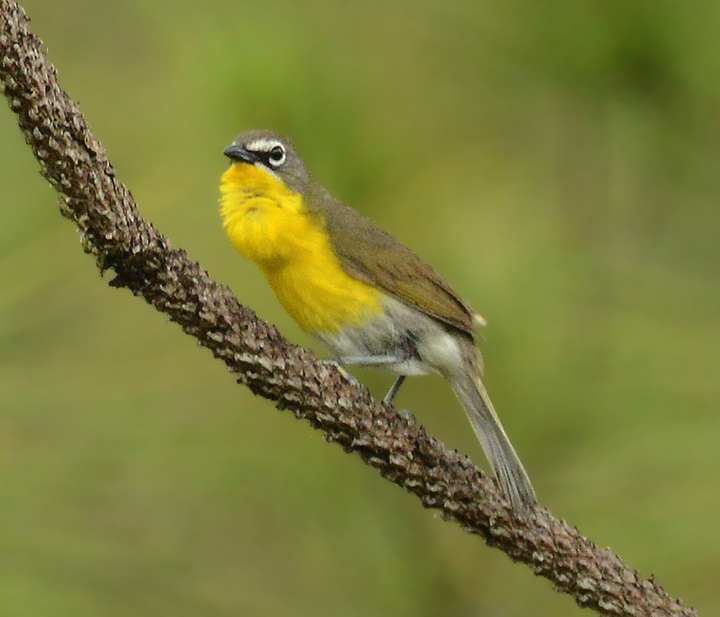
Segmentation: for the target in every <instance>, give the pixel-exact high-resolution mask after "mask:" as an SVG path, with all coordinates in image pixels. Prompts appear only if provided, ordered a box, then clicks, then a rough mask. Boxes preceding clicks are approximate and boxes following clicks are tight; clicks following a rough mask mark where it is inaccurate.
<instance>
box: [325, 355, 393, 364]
mask: <svg viewBox="0 0 720 617" xmlns="http://www.w3.org/2000/svg"><path fill="white" fill-rule="evenodd" d="M405 360H407V358H404V357H401V356H343V357H340V358H335V362H337V363H338V364H339V365H341V366H350V365H355V366H382V365H384V364H400V363H401V362H404V361H405Z"/></svg>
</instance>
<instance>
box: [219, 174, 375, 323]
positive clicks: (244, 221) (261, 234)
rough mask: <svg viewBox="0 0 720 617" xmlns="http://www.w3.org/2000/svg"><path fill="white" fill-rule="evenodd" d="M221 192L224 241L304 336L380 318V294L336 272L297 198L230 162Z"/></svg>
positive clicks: (312, 218) (319, 228)
mask: <svg viewBox="0 0 720 617" xmlns="http://www.w3.org/2000/svg"><path fill="white" fill-rule="evenodd" d="M220 191H221V193H222V197H221V199H220V206H221V207H220V213H221V215H222V217H223V224H224V226H225V230H226V232H227V235H228V237H229V238H230V241H231V242H232V243H233V245H234V246H235V248H236V249H237V250H238V251H240V253H242V254H243V255H244V256H245V257H248V258H249V259H252V260H253V261H254V262H255V263H256V264H257V265H258V266H259V267H260V269H261V270H262V271H263V273H264V274H265V277H266V278H267V280H268V283H270V286H271V287H272V289H273V291H274V292H275V295H276V296H277V297H278V299H279V300H280V302H281V303H282V305H283V306H284V307H285V310H286V311H287V312H288V313H290V315H291V316H292V317H293V319H295V321H296V322H297V324H298V325H299V326H300V327H301V328H302V329H303V330H305V332H308V333H310V334H313V333H315V332H323V333H325V332H326V333H334V332H337V331H338V330H339V329H341V328H342V327H343V326H345V325H358V324H360V323H362V322H363V321H364V320H365V319H368V318H369V317H372V316H373V315H377V314H379V313H380V312H382V305H381V303H380V295H381V292H379V291H378V290H377V289H375V288H374V287H372V286H371V285H368V284H366V283H363V282H362V281H358V280H357V279H354V278H352V277H351V276H349V275H348V274H347V273H346V272H345V271H344V270H343V269H342V266H341V265H340V261H339V260H338V258H337V256H336V255H335V253H334V252H333V250H332V246H331V244H330V238H329V237H328V234H327V232H326V231H325V226H324V221H323V219H322V217H321V215H319V214H316V213H310V212H308V210H307V208H305V206H304V204H303V200H302V196H301V195H300V194H299V193H295V192H293V191H291V190H290V189H288V187H287V186H286V185H285V183H284V182H282V181H281V180H279V179H278V178H276V177H275V176H273V175H272V174H271V173H269V172H267V171H265V170H263V169H260V168H258V167H256V166H255V165H250V164H248V163H233V164H232V165H231V166H230V168H229V169H228V170H227V171H226V172H225V173H224V174H223V176H222V185H221V186H220Z"/></svg>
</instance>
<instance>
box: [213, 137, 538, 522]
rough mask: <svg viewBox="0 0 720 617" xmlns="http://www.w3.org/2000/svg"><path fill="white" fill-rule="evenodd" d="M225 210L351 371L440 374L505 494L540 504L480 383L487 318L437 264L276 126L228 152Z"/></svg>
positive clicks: (310, 328)
mask: <svg viewBox="0 0 720 617" xmlns="http://www.w3.org/2000/svg"><path fill="white" fill-rule="evenodd" d="M224 154H225V156H227V157H228V158H229V159H231V161H232V164H231V165H230V168H229V169H228V170H227V171H226V172H225V173H224V174H223V176H222V185H221V187H220V190H221V194H222V197H221V200H220V203H221V215H222V218H223V223H224V226H225V229H226V231H227V235H228V237H229V238H230V240H231V242H232V243H233V245H234V246H235V247H236V248H237V250H238V251H239V252H240V253H242V254H243V255H244V256H245V257H248V258H249V259H252V260H253V261H254V262H255V263H256V264H257V265H258V266H259V267H260V269H261V270H262V272H263V273H264V274H265V277H266V278H267V281H268V283H269V284H270V287H272V289H273V291H274V292H275V294H276V295H277V297H278V299H279V300H280V302H281V303H282V305H283V306H284V307H285V309H286V310H287V311H288V313H290V315H291V316H292V317H293V318H294V319H295V321H296V322H297V324H298V325H299V326H300V327H301V328H302V329H303V330H304V331H305V332H307V333H308V334H310V335H311V336H313V337H315V338H316V339H317V340H318V341H319V342H320V344H321V345H323V346H324V347H325V348H326V349H327V350H328V351H329V352H330V353H331V354H333V355H334V356H335V358H336V360H337V361H338V363H339V364H341V365H351V364H360V365H369V366H378V367H384V368H388V369H390V370H392V371H394V372H396V373H397V374H399V377H398V378H397V380H396V381H395V383H394V384H393V386H392V387H391V388H390V391H389V392H388V393H387V396H386V397H385V401H386V402H388V403H389V402H391V401H392V400H393V398H394V397H395V395H396V394H397V392H398V389H399V388H400V385H401V384H402V383H403V381H404V380H405V378H406V377H407V376H408V375H423V374H428V373H439V374H440V375H442V376H443V377H444V378H445V379H446V380H447V381H448V382H449V383H450V386H451V387H452V389H453V390H454V392H455V394H456V396H457V398H458V399H459V400H460V402H461V404H462V406H463V408H464V409H465V412H466V413H467V416H468V418H469V419H470V423H471V424H472V426H473V428H474V429H475V433H476V434H477V436H478V439H479V440H480V443H481V444H482V446H483V449H484V450H485V453H486V455H487V457H488V460H489V461H490V464H491V465H492V468H493V470H494V472H495V475H496V477H497V479H498V481H499V484H500V487H501V489H502V491H503V493H504V494H505V495H506V496H507V497H508V499H509V500H510V502H511V504H512V506H513V508H514V509H515V510H516V511H517V512H519V513H527V512H528V511H530V510H531V509H532V508H533V506H534V505H535V492H534V491H533V488H532V484H531V483H530V479H529V478H528V475H527V473H526V472H525V469H524V468H523V466H522V463H521V462H520V459H519V458H518V456H517V454H516V453H515V450H514V449H513V447H512V444H511V443H510V440H509V439H508V437H507V435H506V434H505V431H504V429H503V427H502V424H501V423H500V419H499V418H498V416H497V414H496V413H495V409H494V408H493V405H492V403H491V401H490V398H489V396H488V394H487V392H486V390H485V387H484V386H483V383H482V381H481V380H480V373H481V371H482V360H481V357H480V354H479V352H478V351H477V348H476V347H475V341H474V333H475V328H476V326H478V325H484V323H485V321H484V320H483V318H482V317H480V315H478V314H477V313H476V312H475V311H473V309H472V308H470V306H469V305H468V304H467V303H466V302H464V301H463V300H461V299H460V298H459V297H458V295H457V294H456V293H455V292H454V291H453V289H452V287H450V285H449V284H448V283H447V282H445V280H444V279H443V278H442V277H441V276H440V275H439V274H438V273H437V272H436V271H435V270H434V269H433V268H432V267H431V266H429V265H428V264H426V263H425V262H424V261H423V260H422V259H420V258H419V257H418V256H417V255H415V253H413V252H412V251H411V250H410V249H408V248H407V247H405V246H404V245H402V244H401V243H400V242H398V240H396V239H395V238H394V237H393V236H391V235H390V234H389V233H387V232H385V231H383V230H382V229H381V228H380V227H378V225H376V224H375V223H373V222H372V221H371V220H370V219H368V218H366V217H364V216H363V215H362V214H360V213H358V212H357V211H355V210H353V209H352V208H351V207H350V206H347V205H346V204H344V203H342V202H341V201H339V200H337V199H336V198H335V197H333V196H332V195H331V194H330V193H329V192H328V191H327V190H325V189H324V188H323V187H322V186H321V185H320V184H319V183H318V182H317V181H316V180H315V179H314V178H313V177H312V176H311V175H310V173H309V172H308V169H307V167H306V166H305V164H304V163H303V161H302V159H301V158H300V157H299V156H298V154H297V152H296V150H295V147H294V146H293V144H292V142H291V141H290V140H289V139H287V138H286V137H283V136H281V135H278V134H277V133H274V132H272V131H263V130H260V131H258V130H254V131H247V132H245V133H242V134H241V135H239V136H238V137H237V138H236V139H235V141H233V143H232V144H231V145H230V146H229V147H228V148H226V149H225V151H224Z"/></svg>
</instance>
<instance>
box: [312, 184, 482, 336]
mask: <svg viewBox="0 0 720 617" xmlns="http://www.w3.org/2000/svg"><path fill="white" fill-rule="evenodd" d="M321 200H322V204H323V207H322V214H323V216H324V218H325V224H326V229H327V232H328V235H329V237H330V241H331V244H332V247H333V249H334V251H335V254H336V255H337V256H338V258H339V259H340V264H341V266H342V267H343V269H344V270H345V271H346V272H347V273H348V274H349V275H350V276H352V277H354V278H356V279H359V280H361V281H364V282H366V283H368V284H370V285H372V286H374V287H377V288H379V289H381V290H382V291H384V292H385V293H387V294H389V295H390V296H393V297H395V298H397V299H398V300H401V301H403V302H405V303H406V304H408V305H410V306H413V307H415V308H417V309H418V310H420V311H422V312H423V313H426V314H427V315H431V316H432V317H435V318H437V319H439V320H440V321H443V322H445V323H446V324H448V325H450V326H453V327H455V328H458V329H459V330H462V331H464V332H467V333H468V334H471V335H472V334H474V332H475V326H476V325H477V324H478V323H483V320H482V318H481V317H480V316H479V315H478V314H477V313H475V311H474V310H473V309H472V308H471V307H470V306H469V305H468V304H467V303H466V302H464V301H463V300H462V299H460V297H459V296H458V295H457V294H456V293H455V291H454V290H453V288H452V287H450V285H449V284H448V283H447V282H446V281H445V280H444V279H443V278H442V277H441V276H440V275H439V274H438V273H437V272H436V271H435V269H434V268H432V267H431V266H430V265H428V264H427V263H425V262H424V261H423V260H422V259H420V257H418V256H417V255H416V254H415V253H413V252H412V251H411V250H410V249H409V248H407V247H406V246H404V245H403V244H401V243H400V242H399V241H398V240H396V239H395V238H394V237H393V236H392V235H390V234H389V233H387V232H386V231H384V230H383V229H381V228H380V227H379V226H378V225H376V224H375V223H373V222H372V221H371V220H370V219H368V218H367V217H365V216H363V215H362V214H360V213H359V212H357V211H356V210H353V209H352V208H350V206H347V205H346V204H344V203H342V202H340V201H338V200H336V199H335V198H334V197H332V196H331V195H329V194H327V193H325V194H324V195H322V197H321ZM316 203H317V202H316Z"/></svg>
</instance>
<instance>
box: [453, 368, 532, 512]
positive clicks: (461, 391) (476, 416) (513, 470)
mask: <svg viewBox="0 0 720 617" xmlns="http://www.w3.org/2000/svg"><path fill="white" fill-rule="evenodd" d="M451 385H452V388H453V390H454V391H455V396H457V397H458V399H459V400H460V403H461V404H462V406H463V408H464V409H465V413H466V414H467V416H468V418H469V419H470V423H471V424H472V426H473V428H474V429H475V434H476V435H477V437H478V439H479V440H480V443H481V445H482V447H483V450H485V455H486V456H487V458H488V460H489V461H490V465H492V468H493V471H494V472H495V477H496V478H497V480H498V482H499V484H500V488H501V489H502V491H503V493H504V494H505V496H506V497H507V498H508V499H509V500H510V503H511V504H512V506H513V509H514V510H516V511H517V512H525V513H527V512H530V511H532V509H533V507H534V506H535V504H536V503H537V500H536V499H535V491H534V490H533V487H532V484H531V483H530V478H529V477H528V475H527V472H526V471H525V468H524V467H523V465H522V463H521V462H520V458H518V455H517V453H516V452H515V449H514V448H513V447H512V444H511V443H510V440H509V439H508V436H507V435H506V434H505V430H504V429H503V426H502V424H501V423H500V418H498V416H497V414H496V413H495V408H494V407H493V404H492V402H491V401H490V397H489V396H488V393H487V390H485V386H484V385H483V383H482V381H481V380H480V377H479V376H478V375H474V374H472V373H471V372H469V371H468V373H466V374H465V375H464V376H463V377H461V378H459V379H454V380H452V384H451Z"/></svg>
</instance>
